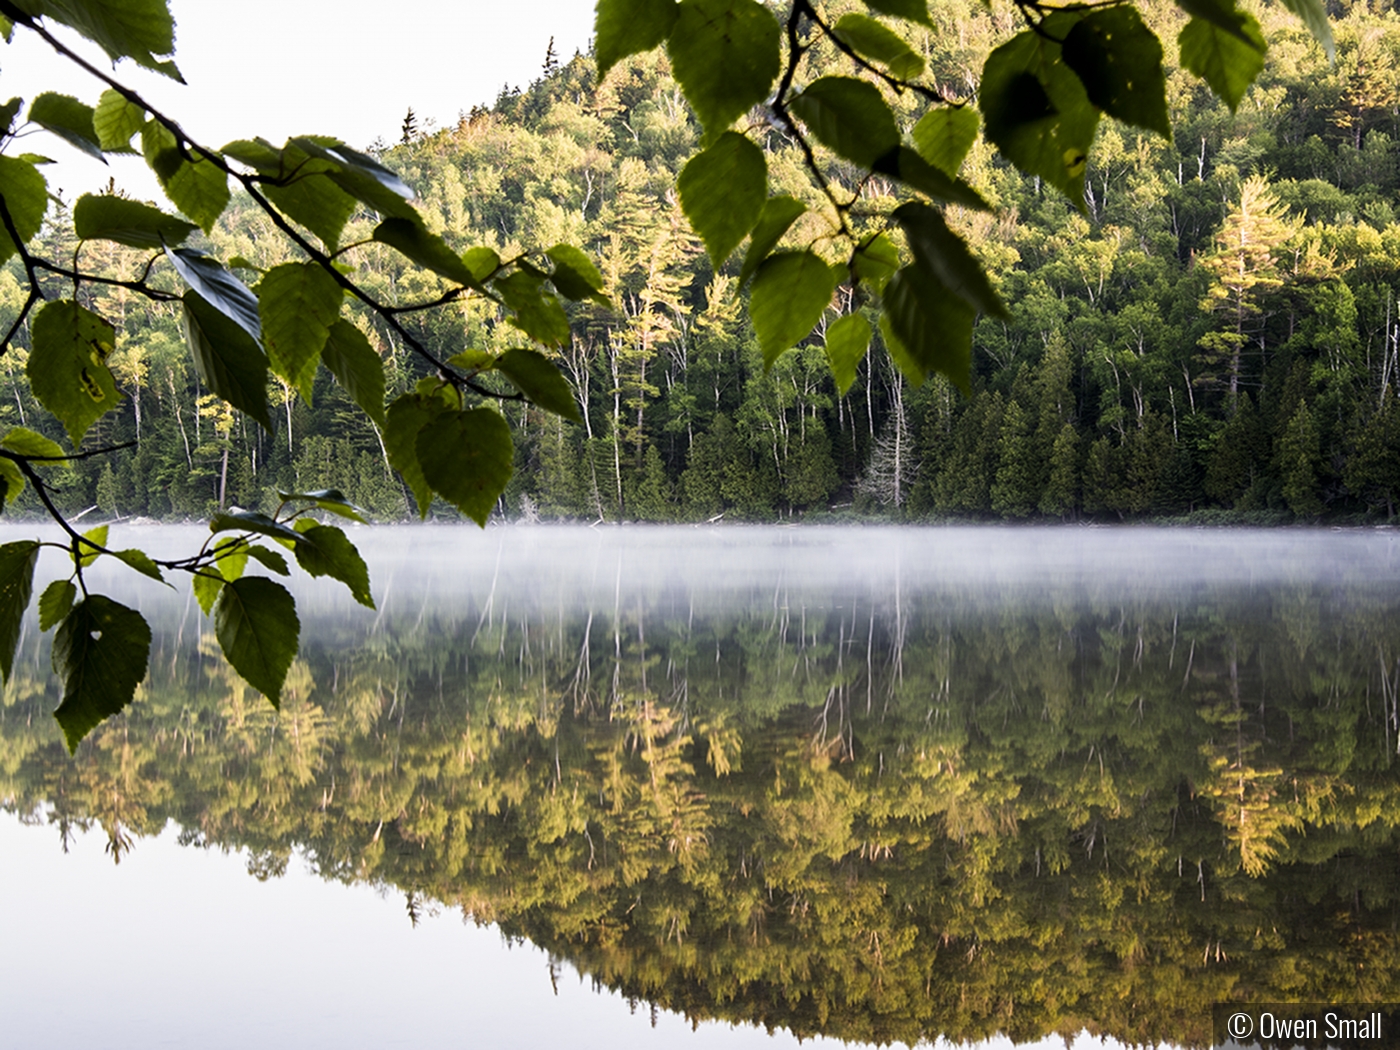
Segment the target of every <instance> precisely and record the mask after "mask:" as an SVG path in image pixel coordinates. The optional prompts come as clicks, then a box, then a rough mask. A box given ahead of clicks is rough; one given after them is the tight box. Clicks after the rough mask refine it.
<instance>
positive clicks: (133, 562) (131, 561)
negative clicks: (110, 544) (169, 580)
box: [112, 547, 165, 583]
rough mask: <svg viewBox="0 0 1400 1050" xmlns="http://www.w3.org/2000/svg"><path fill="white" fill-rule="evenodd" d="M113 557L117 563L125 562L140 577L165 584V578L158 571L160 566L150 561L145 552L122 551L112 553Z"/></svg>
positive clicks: (134, 549)
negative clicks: (147, 577)
mask: <svg viewBox="0 0 1400 1050" xmlns="http://www.w3.org/2000/svg"><path fill="white" fill-rule="evenodd" d="M112 555H113V557H115V558H116V559H117V560H118V561H122V562H125V563H126V564H127V565H129V566H131V567H132V568H133V569H135V570H136V571H137V572H139V573H140V574H141V575H142V576H149V577H150V578H151V579H153V580H159V581H160V582H161V583H164V582H165V576H164V574H162V573H161V571H160V566H159V565H157V564H156V563H155V562H153V561H152V560H151V556H150V555H149V554H147V553H146V552H145V551H142V550H137V549H136V548H134V547H133V548H131V549H129V550H124V551H113V552H112Z"/></svg>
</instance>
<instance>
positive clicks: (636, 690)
mask: <svg viewBox="0 0 1400 1050" xmlns="http://www.w3.org/2000/svg"><path fill="white" fill-rule="evenodd" d="M356 539H357V541H359V540H365V541H368V542H367V543H366V547H367V554H368V555H369V557H370V560H371V563H372V568H373V571H374V578H375V581H376V593H377V596H378V597H379V598H380V606H381V608H380V611H379V612H378V613H377V614H376V613H372V612H368V611H366V610H362V609H359V608H358V607H356V606H353V605H351V604H350V603H349V602H348V599H346V600H344V601H342V600H341V599H340V598H339V596H338V595H337V593H336V592H335V591H334V590H333V589H330V588H308V589H307V591H306V593H305V595H304V596H303V598H302V602H303V621H304V628H303V646H302V657H301V659H300V660H299V661H298V662H297V664H296V665H295V666H294V667H293V670H292V673H291V675H290V676H289V679H288V684H287V688H286V690H285V693H284V700H283V705H282V710H281V711H280V713H278V712H273V711H272V710H271V709H270V708H269V707H268V705H267V704H266V703H265V702H264V701H263V700H262V698H261V697H259V696H257V695H256V694H254V693H252V692H251V691H250V690H249V689H248V688H247V687H246V686H244V685H242V684H241V683H240V682H239V681H238V680H237V678H236V676H234V675H233V674H232V673H231V672H230V671H229V670H228V669H227V667H226V666H225V665H224V664H223V663H222V661H221V659H220V658H219V657H218V656H217V655H216V647H215V646H213V645H212V644H206V643H205V640H203V639H201V638H200V636H199V631H200V624H199V619H198V615H197V610H192V609H191V607H190V603H189V602H187V601H186V599H185V597H184V596H183V595H180V596H178V597H170V598H165V599H159V598H158V597H157V595H156V592H155V591H154V590H152V591H150V592H146V593H143V595H142V601H143V603H144V610H143V611H145V612H146V613H147V615H148V616H150V617H151V618H152V620H153V622H155V624H156V626H157V641H156V646H155V649H154V650H153V660H152V663H153V667H152V675H151V678H150V680H149V681H148V682H147V684H146V685H145V686H144V687H143V689H142V692H141V694H140V699H139V702H138V703H137V704H136V705H134V707H133V708H132V709H131V711H130V713H129V714H128V715H127V716H126V717H124V718H123V719H121V720H118V721H115V722H112V723H109V724H107V725H105V726H103V727H102V728H101V729H99V730H98V731H97V732H96V733H95V734H94V735H93V737H92V738H91V739H90V740H89V741H88V742H87V743H85V744H84V745H83V746H82V748H81V749H80V751H79V754H78V756H77V758H76V759H73V760H70V759H68V758H67V756H66V755H65V753H64V751H63V749H62V745H61V743H60V740H59V736H58V733H57V731H56V728H55V727H54V726H53V723H52V720H51V719H50V718H49V712H50V711H51V710H52V709H53V707H54V706H55V704H56V692H55V688H56V687H55V684H54V683H53V682H52V681H51V676H50V675H48V674H47V669H46V665H45V657H44V654H43V653H42V651H41V643H40V642H39V641H38V639H37V638H36V637H35V636H34V633H33V632H32V631H31V632H30V636H29V638H28V640H27V641H26V643H25V645H24V649H23V651H24V654H25V655H26V656H27V658H28V662H27V663H26V664H25V665H24V666H23V667H22V668H21V669H20V670H19V671H18V672H17V674H16V676H15V680H14V682H13V683H12V686H11V688H10V690H9V691H8V692H7V694H6V697H5V706H4V708H3V712H2V713H0V799H5V800H8V802H7V808H14V809H18V810H20V811H22V812H33V811H39V810H42V811H44V812H45V813H47V815H48V819H50V820H51V821H52V822H53V823H54V824H55V825H56V826H57V828H58V829H59V832H60V834H67V833H68V831H69V829H71V828H75V827H79V826H87V825H90V824H100V825H101V827H102V828H104V829H105V831H106V833H107V836H108V838H109V842H110V851H111V853H112V854H113V857H114V859H120V857H121V856H122V854H123V852H124V851H125V850H127V849H129V848H131V846H132V844H133V843H134V842H136V841H137V840H138V839H139V837H140V836H142V835H145V834H148V833H150V832H152V831H156V830H159V829H160V828H161V827H162V826H163V825H164V824H165V822H166V821H167V820H168V819H173V820H174V821H175V822H177V823H178V825H179V826H180V827H181V828H182V829H183V832H182V835H183V838H184V840H185V841H186V842H189V843H214V844H219V845H224V846H232V847H238V848H246V849H248V850H250V851H251V856H252V860H251V861H250V864H249V868H250V871H251V872H252V873H253V874H254V875H256V876H257V877H259V878H269V877H273V876H276V875H278V874H279V873H280V872H282V871H283V870H285V867H286V865H287V862H288V858H289V857H290V856H291V854H292V851H293V850H302V851H304V852H305V853H306V855H308V856H309V857H310V859H311V861H312V863H313V864H314V865H315V867H316V868H317V869H318V870H319V871H320V872H321V873H323V874H325V875H326V876H328V877H332V878H335V879H339V880H342V881H346V882H362V881H364V882H371V883H375V884H379V885H382V886H386V887H391V888H393V889H394V890H395V891H396V892H399V893H402V894H403V895H404V899H405V901H406V906H407V908H408V910H409V912H410V915H412V914H413V912H414V911H415V909H418V908H426V907H430V906H432V905H433V904H434V903H439V902H440V903H443V904H447V905H450V906H453V907H460V908H462V909H463V910H464V911H466V912H467V913H469V914H470V915H471V916H473V917H474V918H476V919H477V920H478V921H481V922H493V923H498V924H499V925H500V927H501V928H502V930H504V931H505V932H506V933H507V934H509V935H511V936H519V937H522V938H526V939H528V940H530V941H532V942H534V943H535V944H538V945H540V946H542V947H544V948H546V949H547V950H548V951H550V952H551V953H553V954H554V955H555V956H556V957H557V958H559V959H560V960H562V961H567V962H568V963H570V964H572V965H573V966H574V967H576V968H577V969H578V970H580V971H581V972H583V973H586V974H588V975H590V976H592V977H594V978H595V979H597V980H598V981H599V982H601V983H602V984H604V985H606V986H607V987H610V988H614V989H617V990H619V991H621V992H622V993H623V994H624V995H627V996H629V997H632V998H635V999H636V1000H637V1001H639V1002H645V1003H650V1004H655V1005H659V1006H660V1007H663V1008H665V1009H669V1010H675V1011H678V1012H681V1013H684V1014H685V1015H687V1016H689V1017H692V1018H722V1019H728V1020H735V1021H744V1022H752V1023H756V1024H760V1025H766V1026H769V1027H782V1028H787V1029H790V1030H792V1031H794V1032H796V1033H798V1034H802V1035H807V1034H816V1033H824V1034H826V1035H831V1036H835V1037H839V1038H844V1039H851V1040H861V1041H869V1042H886V1041H901V1042H911V1043H912V1042H915V1041H918V1040H920V1039H932V1038H934V1037H936V1036H938V1035H944V1036H946V1037H947V1038H949V1039H951V1040H953V1041H967V1040H975V1039H981V1038H985V1037H988V1036H990V1035H993V1034H995V1033H997V1032H1003V1033H1006V1034H1008V1035H1010V1036H1012V1037H1013V1038H1015V1039H1018V1040H1027V1039H1033V1038H1040V1037H1042V1036H1045V1035H1047V1034H1051V1033H1063V1034H1073V1033H1075V1032H1078V1031H1080V1030H1081V1029H1085V1028H1087V1029H1088V1030H1090V1031H1091V1032H1095V1033H1104V1034H1108V1035H1112V1036H1114V1037H1116V1038H1118V1039H1120V1040H1122V1041H1125V1042H1129V1043H1146V1042H1158V1041H1163V1040H1165V1041H1171V1042H1176V1043H1182V1044H1188V1045H1203V1044H1205V1043H1208V1042H1209V1035H1210V1033H1209V1015H1210V1009H1209V1007H1210V1004H1211V1003H1212V1002H1214V1001H1217V1000H1227V999H1239V1000H1298V1001H1358V1000H1370V1001H1386V1000H1392V1001H1393V1000H1397V999H1400V952H1397V948H1400V943H1397V942H1398V941H1400V932H1398V931H1400V899H1398V898H1400V868H1398V867H1397V838H1396V835H1397V823H1400V792H1397V787H1400V783H1398V781H1397V765H1396V756H1397V746H1398V744H1397V741H1398V740H1400V733H1397V730H1398V729H1400V711H1398V710H1397V685H1398V684H1400V662H1398V661H1400V592H1397V589H1396V583H1397V578H1400V559H1398V558H1397V557H1396V554H1397V551H1396V545H1395V544H1394V543H1393V542H1392V541H1391V540H1390V538H1389V537H1388V536H1387V535H1379V534H1372V535H1359V534H1330V535H1329V534H1325V533H1310V532H1290V533H1282V534H1278V533H1274V534H1231V533H1174V534H1166V535H1164V534H1161V533H1152V532H1106V531H1090V530H1085V531H1071V532H1063V531H1055V530H982V531H956V530H955V531H948V532H893V531H883V530H857V531H835V530H833V531H826V530H811V531H789V532H786V533H783V532H778V531H774V530H725V531H722V532H714V533H706V532H703V531H697V530H676V531H671V532H661V531H656V530H651V531H647V530H637V531H631V530H628V531H621V530H613V531H610V532H601V533H588V534H584V535H580V533H577V532H563V531H559V530H546V529H534V530H519V531H513V530H491V531H488V532H486V533H474V532H473V533H465V532H458V531H456V530H431V529H430V530H416V531H413V532H403V531H396V530H382V531H381V532H380V533H379V534H378V535H377V536H376V534H371V533H360V534H359V535H357V537H356ZM41 572H42V570H41ZM211 641H212V640H211Z"/></svg>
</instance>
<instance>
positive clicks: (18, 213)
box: [0, 157, 49, 263]
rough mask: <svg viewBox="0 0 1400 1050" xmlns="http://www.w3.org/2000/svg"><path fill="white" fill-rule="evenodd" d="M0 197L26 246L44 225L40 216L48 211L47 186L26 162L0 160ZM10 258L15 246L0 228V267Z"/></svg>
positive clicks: (36, 171) (6, 232) (0, 226)
mask: <svg viewBox="0 0 1400 1050" xmlns="http://www.w3.org/2000/svg"><path fill="white" fill-rule="evenodd" d="M0 197H3V198H4V200H5V207H6V208H7V209H8V210H9V212H10V218H11V219H12V220H14V224H15V230H16V231H18V233H19V237H20V240H21V241H23V242H25V243H28V242H29V241H30V240H32V239H33V238H34V235H35V234H36V233H38V232H39V227H40V226H42V225H43V223H44V212H46V211H48V207H49V184H48V183H47V182H45V181H44V176H43V175H41V174H40V173H39V169H38V168H36V167H35V166H34V165H33V164H31V163H30V162H29V161H27V160H20V159H18V158H17V157H0ZM14 254H15V243H14V241H12V240H11V239H10V234H9V231H8V230H6V229H5V227H4V225H3V224H0V263H3V262H4V261H5V260H6V259H8V258H9V257H10V256H11V255H14Z"/></svg>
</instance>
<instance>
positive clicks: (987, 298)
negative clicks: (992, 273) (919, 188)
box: [894, 201, 1011, 319]
mask: <svg viewBox="0 0 1400 1050" xmlns="http://www.w3.org/2000/svg"><path fill="white" fill-rule="evenodd" d="M894 217H895V220H896V221H897V222H898V223H899V225H900V227H901V228H902V229H903V230H904V236H905V237H906V238H907V239H908V241H909V249H910V250H911V251H912V252H913V253H914V258H915V259H917V260H918V262H919V264H920V266H922V267H923V268H924V269H925V270H927V271H928V272H929V273H931V274H933V275H934V276H935V277H937V279H938V280H939V282H940V283H942V285H943V286H944V287H945V288H947V289H948V290H949V291H951V292H953V293H954V294H955V295H957V296H959V297H961V298H962V299H963V300H964V301H965V302H966V303H967V304H968V305H969V306H971V307H972V308H973V309H974V310H977V311H979V312H981V313H984V314H991V315H992V316H994V317H1002V318H1006V319H1010V317H1011V313H1010V311H1008V310H1007V309H1006V304H1005V303H1003V302H1002V301H1001V296H999V295H997V293H996V290H995V289H993V288H992V284H991V282H990V281H989V280H988V279H987V274H986V271H984V270H983V269H982V264H981V263H979V262H978V261H977V259H976V258H975V257H974V256H973V254H972V252H971V251H969V250H968V247H967V243H966V242H965V241H964V240H963V239H962V238H961V237H959V236H958V235H957V234H956V233H954V232H953V231H952V230H950V229H948V224H947V223H946V222H944V221H943V216H942V215H941V214H939V212H938V211H936V210H935V209H933V208H930V207H929V206H928V205H927V204H921V203H919V202H917V201H911V202H910V203H908V204H902V205H900V206H899V207H898V208H896V209H895V212H894Z"/></svg>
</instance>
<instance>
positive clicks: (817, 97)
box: [788, 77, 900, 168]
mask: <svg viewBox="0 0 1400 1050" xmlns="http://www.w3.org/2000/svg"><path fill="white" fill-rule="evenodd" d="M788 108H789V109H791V110H792V112H793V113H794V114H795V115H796V116H797V118H798V119H799V120H801V121H802V123H804V124H806V125H807V127H808V129H809V130H810V131H811V132H812V134H813V135H815V136H816V137H817V138H818V139H819V140H820V141H821V143H822V144H823V145H824V146H826V147H827V148H828V149H829V150H831V152H833V153H835V154H836V155H837V156H838V157H844V158H845V159H846V160H849V161H851V162H852V163H854V164H859V165H860V166H861V167H862V168H873V167H874V166H875V164H876V162H877V161H878V160H880V158H882V157H884V156H885V155H886V154H888V153H890V152H891V151H893V150H896V149H898V148H899V139H900V135H899V125H898V124H896V123H895V119H894V112H893V111H892V110H891V109H890V107H889V105H888V103H886V102H885V99H884V96H882V95H881V94H880V89H879V88H877V87H876V86H875V85H874V84H871V83H869V82H867V81H864V80H857V79H855V78H854V77H822V78H821V79H819V80H815V81H813V82H812V83H811V84H809V85H808V86H807V89H806V90H805V91H803V92H802V93H801V94H800V95H797V96H796V97H794V98H793V99H792V101H790V102H789V103H788Z"/></svg>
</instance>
